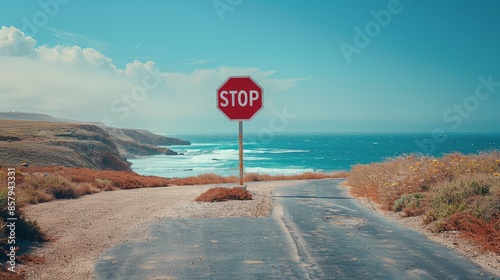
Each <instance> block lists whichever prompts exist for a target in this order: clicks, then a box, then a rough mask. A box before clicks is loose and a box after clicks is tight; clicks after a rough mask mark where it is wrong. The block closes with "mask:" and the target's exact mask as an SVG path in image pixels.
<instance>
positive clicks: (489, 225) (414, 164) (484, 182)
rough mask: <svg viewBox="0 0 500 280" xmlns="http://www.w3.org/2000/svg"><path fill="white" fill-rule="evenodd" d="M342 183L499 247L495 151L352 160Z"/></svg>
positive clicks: (499, 171)
mask: <svg viewBox="0 0 500 280" xmlns="http://www.w3.org/2000/svg"><path fill="white" fill-rule="evenodd" d="M346 184H348V185H350V186H351V187H352V192H353V194H354V195H357V196H364V197H369V198H371V199H373V200H374V201H376V202H378V203H380V204H381V205H382V207H383V208H385V209H386V210H394V211H403V212H404V213H406V215H407V216H415V215H420V214H424V215H423V219H424V220H423V221H424V223H434V225H435V230H437V231H439V230H447V229H456V230H460V231H462V232H463V234H464V236H466V237H467V238H469V239H471V240H473V241H475V242H476V243H478V244H481V246H483V247H484V248H485V249H488V250H492V248H494V247H496V248H500V237H499V236H498V235H499V233H500V231H499V225H498V223H499V222H498V221H499V219H500V152H498V151H492V152H487V153H480V154H474V155H463V154H459V153H453V154H448V155H445V156H443V157H441V158H434V157H427V156H419V155H409V156H401V157H397V158H393V159H390V160H387V161H385V162H381V163H374V164H368V165H356V166H354V167H353V168H352V171H351V173H350V174H349V176H348V178H347V181H346ZM459 225H460V226H459ZM492 251H495V250H492ZM495 252H497V253H498V250H496V251H495Z"/></svg>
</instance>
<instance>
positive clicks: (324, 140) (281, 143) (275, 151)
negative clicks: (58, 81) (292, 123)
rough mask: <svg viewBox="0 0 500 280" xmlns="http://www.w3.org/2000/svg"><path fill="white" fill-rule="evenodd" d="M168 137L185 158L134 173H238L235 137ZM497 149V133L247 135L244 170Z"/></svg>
mask: <svg viewBox="0 0 500 280" xmlns="http://www.w3.org/2000/svg"><path fill="white" fill-rule="evenodd" d="M167 136H172V137H177V138H181V139H184V140H188V141H190V142H191V143H192V144H191V145H189V146H170V147H169V148H171V149H172V150H174V151H176V152H179V153H183V155H178V156H165V155H158V156H152V157H147V158H140V159H130V160H129V161H130V162H132V169H133V170H134V171H135V172H137V173H139V174H142V175H156V176H162V177H188V176H194V175H198V174H202V173H215V174H219V175H225V176H227V175H238V174H239V173H238V138H237V134H231V135H229V134H226V135H167ZM499 149H500V134H499V133H460V134H459V133H456V134H447V135H446V136H445V137H439V138H437V137H435V138H432V136H431V135H429V134H279V135H273V137H272V139H269V137H268V138H267V139H262V137H260V136H259V135H257V134H248V135H245V136H244V168H245V169H244V170H245V172H246V173H250V172H256V173H267V174H297V173H302V172H307V171H319V172H334V171H349V170H350V169H351V167H352V166H353V165H355V164H367V163H373V162H380V161H383V160H385V159H388V158H392V157H396V156H400V155H404V154H411V153H418V154H425V155H432V156H442V155H443V154H447V153H452V152H461V153H465V154H469V153H478V152H482V151H491V150H499Z"/></svg>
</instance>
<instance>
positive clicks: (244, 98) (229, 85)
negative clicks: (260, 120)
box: [217, 76, 264, 121]
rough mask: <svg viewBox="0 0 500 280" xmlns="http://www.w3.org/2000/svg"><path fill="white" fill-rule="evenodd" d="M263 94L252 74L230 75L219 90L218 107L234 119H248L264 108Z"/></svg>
mask: <svg viewBox="0 0 500 280" xmlns="http://www.w3.org/2000/svg"><path fill="white" fill-rule="evenodd" d="M262 94H263V90H262V88H261V87H260V86H259V84H257V83H256V82H255V81H254V80H253V79H252V78H251V77H250V76H238V77H229V78H228V79H227V80H226V81H225V82H224V83H223V84H222V86H221V87H220V88H219V89H218V90H217V108H219V110H220V111H221V112H222V113H223V114H224V115H226V117H228V119H230V120H232V121H248V120H250V119H252V118H253V116H255V115H256V114H257V112H259V111H260V109H262V107H263V105H264V104H263V103H264V102H263V101H262V100H263V98H262Z"/></svg>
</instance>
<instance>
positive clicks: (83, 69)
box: [0, 27, 303, 126]
mask: <svg viewBox="0 0 500 280" xmlns="http://www.w3.org/2000/svg"><path fill="white" fill-rule="evenodd" d="M200 64H201V63H200ZM275 74H276V71H263V70H261V69H258V68H255V67H254V68H248V67H231V66H220V67H216V68H212V69H197V70H193V71H191V72H187V73H181V72H161V71H160V69H159V68H158V66H157V64H156V63H155V62H154V61H147V62H141V61H137V60H135V61H132V62H130V63H128V64H126V66H125V68H124V69H118V68H117V67H116V66H115V65H114V64H113V61H112V59H111V58H109V57H107V56H105V55H103V54H102V53H100V52H99V51H97V50H95V49H93V48H82V47H80V46H76V45H75V46H61V45H57V46H53V47H51V46H37V45H36V41H35V40H34V39H33V38H31V37H29V36H25V34H23V33H22V32H21V31H20V30H19V29H16V28H14V27H10V28H7V27H2V28H1V29H0V76H1V77H2V82H1V83H0V100H1V102H0V111H10V110H17V111H27V112H43V113H48V114H53V115H55V116H58V117H64V118H78V119H81V120H89V121H99V120H102V119H108V120H109V121H111V122H112V123H113V125H116V126H128V124H130V123H134V124H137V123H138V122H139V123H140V122H141V121H140V120H143V121H146V120H151V121H156V122H158V125H161V126H163V125H164V124H165V122H168V120H175V119H178V118H181V117H185V118H191V119H192V118H198V117H201V118H200V119H201V120H203V119H210V118H214V117H215V116H217V117H219V116H220V112H218V111H217V110H216V109H215V91H216V89H217V88H218V87H219V86H220V85H221V84H222V83H223V82H224V81H225V80H226V79H227V77H229V76H243V75H249V76H252V77H253V78H254V79H255V80H256V81H257V82H259V83H260V84H261V85H262V86H263V87H264V88H265V90H264V91H265V94H266V95H267V96H269V95H271V94H273V93H275V92H279V91H283V90H287V89H290V88H293V87H294V86H295V85H296V84H297V83H298V82H300V81H301V80H303V79H300V78H289V79H277V78H273V75H275Z"/></svg>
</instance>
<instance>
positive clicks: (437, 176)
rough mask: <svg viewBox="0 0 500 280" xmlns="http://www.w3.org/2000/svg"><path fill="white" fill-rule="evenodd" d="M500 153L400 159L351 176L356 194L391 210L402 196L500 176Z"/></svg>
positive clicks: (363, 168) (359, 168)
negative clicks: (448, 183) (440, 185)
mask: <svg viewBox="0 0 500 280" xmlns="http://www.w3.org/2000/svg"><path fill="white" fill-rule="evenodd" d="M499 171H500V152H498V151H493V152H489V153H481V154H478V155H463V154H459V153H453V154H448V155H446V156H444V157H442V158H439V159H438V158H434V157H428V156H421V155H408V156H400V157H396V158H392V159H389V160H387V161H385V162H381V163H372V164H367V165H362V164H359V165H355V166H353V167H352V170H351V172H350V174H349V176H348V177H347V182H346V184H348V185H349V186H351V187H352V192H353V194H354V195H357V196H364V197H369V198H372V199H373V200H374V201H376V202H379V203H381V204H382V207H384V208H385V209H387V210H388V209H391V208H392V207H393V206H394V201H395V200H397V199H399V198H400V197H401V196H402V195H404V194H408V193H417V192H423V191H427V190H429V189H430V188H431V187H432V186H434V185H436V184H437V183H440V182H446V181H451V180H454V179H456V178H457V177H459V176H460V175H473V174H488V175H489V176H498V177H500V173H499Z"/></svg>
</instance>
